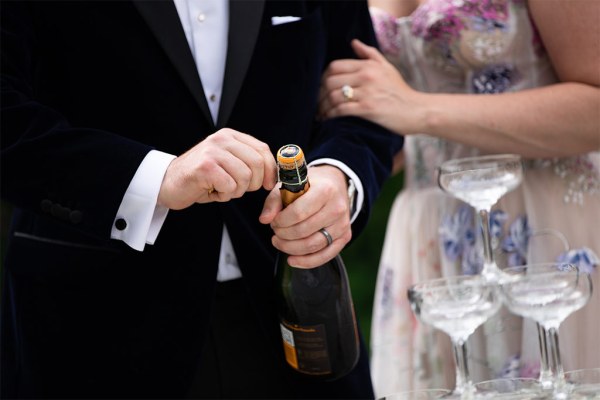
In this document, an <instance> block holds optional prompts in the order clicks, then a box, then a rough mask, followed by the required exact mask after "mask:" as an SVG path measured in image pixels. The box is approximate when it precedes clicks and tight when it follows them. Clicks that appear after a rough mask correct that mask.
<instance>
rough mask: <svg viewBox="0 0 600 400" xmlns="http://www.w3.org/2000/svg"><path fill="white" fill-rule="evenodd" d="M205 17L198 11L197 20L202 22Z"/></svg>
mask: <svg viewBox="0 0 600 400" xmlns="http://www.w3.org/2000/svg"><path fill="white" fill-rule="evenodd" d="M205 19H206V14H204V13H203V12H201V13H198V22H204V20H205Z"/></svg>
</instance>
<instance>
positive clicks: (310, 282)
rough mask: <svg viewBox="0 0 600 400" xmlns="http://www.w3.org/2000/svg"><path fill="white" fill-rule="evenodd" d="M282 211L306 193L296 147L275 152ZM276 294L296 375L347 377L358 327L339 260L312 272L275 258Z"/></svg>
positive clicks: (304, 174)
mask: <svg viewBox="0 0 600 400" xmlns="http://www.w3.org/2000/svg"><path fill="white" fill-rule="evenodd" d="M277 164H278V169H279V181H280V182H281V189H280V190H281V199H282V202H283V206H284V207H285V206H287V205H289V204H291V203H292V202H293V201H294V200H295V199H297V198H298V197H300V196H302V194H304V193H306V192H307V191H308V190H309V187H310V184H309V182H308V172H307V166H306V161H305V159H304V154H303V152H302V150H301V149H300V147H298V146H296V145H293V144H290V145H286V146H283V147H282V148H281V149H279V151H278V152H277ZM275 276H276V279H275V282H276V289H275V290H276V295H277V301H278V304H277V306H278V313H279V322H280V327H281V335H282V339H283V348H284V353H285V358H286V361H287V363H288V365H289V366H291V367H292V368H293V369H294V370H295V371H297V372H299V373H301V374H304V375H306V376H311V377H314V378H316V379H322V380H334V379H338V378H340V377H342V376H344V375H346V374H347V373H348V372H350V371H351V370H352V369H353V368H354V366H355V365H356V363H357V362H358V357H359V352H360V350H359V339H358V328H357V325H356V316H355V314H354V305H353V303H352V295H351V293H350V284H349V282H348V276H347V274H346V268H345V266H344V262H343V261H342V258H341V257H340V255H339V254H338V255H337V256H336V257H335V258H334V259H332V260H331V261H328V262H327V263H325V264H323V265H321V266H319V267H316V268H312V269H303V268H295V267H292V266H290V265H289V264H288V263H287V255H286V254H283V253H281V252H280V253H279V254H278V256H277V264H276V272H275Z"/></svg>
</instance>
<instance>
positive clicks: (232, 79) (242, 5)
mask: <svg viewBox="0 0 600 400" xmlns="http://www.w3.org/2000/svg"><path fill="white" fill-rule="evenodd" d="M264 5H265V0H253V1H247V0H237V1H236V0H231V1H230V2H229V39H228V45H227V61H226V67H225V76H224V78H223V95H222V97H221V104H220V105H219V116H218V118H217V128H222V127H224V126H225V125H226V123H227V121H228V119H229V116H230V115H231V111H232V110H233V106H234V104H235V100H236V98H237V96H238V93H239V91H240V89H241V87H242V83H243V82H244V78H245V76H246V71H247V70H248V66H249V65H250V59H251V58H252V53H253V52H254V45H255V44H256V39H257V37H258V32H259V28H260V22H261V19H262V14H263V9H264Z"/></svg>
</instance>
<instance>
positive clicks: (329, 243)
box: [319, 228, 333, 247]
mask: <svg viewBox="0 0 600 400" xmlns="http://www.w3.org/2000/svg"><path fill="white" fill-rule="evenodd" d="M319 232H321V233H322V234H323V236H325V239H327V247H329V246H331V243H333V238H332V237H331V234H330V233H329V232H327V229H325V228H321V229H319Z"/></svg>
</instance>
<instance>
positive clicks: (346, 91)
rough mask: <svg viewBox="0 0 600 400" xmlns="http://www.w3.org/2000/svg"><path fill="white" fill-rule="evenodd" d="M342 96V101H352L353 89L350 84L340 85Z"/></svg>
mask: <svg viewBox="0 0 600 400" xmlns="http://www.w3.org/2000/svg"><path fill="white" fill-rule="evenodd" d="M342 96H344V101H352V100H353V99H354V89H353V88H352V86H350V85H344V86H342Z"/></svg>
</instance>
